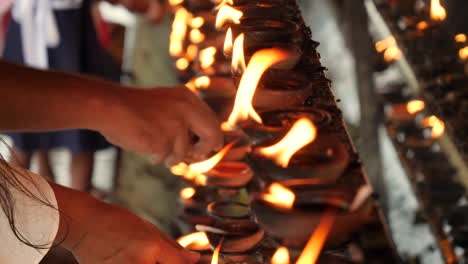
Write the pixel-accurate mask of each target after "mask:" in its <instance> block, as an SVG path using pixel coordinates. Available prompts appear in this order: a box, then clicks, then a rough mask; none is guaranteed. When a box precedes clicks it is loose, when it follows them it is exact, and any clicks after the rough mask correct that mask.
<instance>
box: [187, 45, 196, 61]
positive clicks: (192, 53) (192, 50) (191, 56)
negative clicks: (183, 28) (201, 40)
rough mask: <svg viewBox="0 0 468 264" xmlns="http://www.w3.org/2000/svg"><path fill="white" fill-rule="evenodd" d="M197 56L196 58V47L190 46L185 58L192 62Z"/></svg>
mask: <svg viewBox="0 0 468 264" xmlns="http://www.w3.org/2000/svg"><path fill="white" fill-rule="evenodd" d="M197 56H198V47H197V46H196V45H193V44H190V45H189V46H188V47H187V53H186V54H185V57H186V58H187V59H188V60H190V61H194V60H195V58H196V57H197Z"/></svg>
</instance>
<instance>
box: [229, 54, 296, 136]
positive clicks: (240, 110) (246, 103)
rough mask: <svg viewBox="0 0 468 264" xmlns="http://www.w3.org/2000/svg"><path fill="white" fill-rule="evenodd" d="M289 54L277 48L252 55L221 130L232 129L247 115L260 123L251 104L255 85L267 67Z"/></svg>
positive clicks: (260, 120) (246, 117)
mask: <svg viewBox="0 0 468 264" xmlns="http://www.w3.org/2000/svg"><path fill="white" fill-rule="evenodd" d="M289 56H290V54H289V53H288V52H287V51H285V50H281V49H277V48H272V49H264V50H260V51H257V52H256V53H255V54H254V55H253V56H252V58H251V59H250V62H249V65H248V66H247V68H246V70H245V72H244V74H243V75H242V79H241V81H240V84H239V88H238V89H237V94H236V100H235V102H234V108H233V110H232V113H231V115H230V116H229V119H228V121H227V122H224V123H223V125H222V128H223V130H225V131H229V130H232V129H234V128H235V126H236V124H237V122H239V121H244V120H247V119H248V118H249V117H251V118H252V119H254V120H255V121H256V122H258V123H262V119H261V118H260V116H259V115H258V114H257V112H255V110H254V108H253V106H252V100H253V97H254V94H255V90H256V88H257V85H258V83H259V82H260V78H261V77H262V75H263V73H265V71H266V70H267V69H268V68H270V67H271V66H272V65H274V64H276V63H278V62H281V61H283V60H285V59H287V58H288V57H289Z"/></svg>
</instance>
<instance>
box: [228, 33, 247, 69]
mask: <svg viewBox="0 0 468 264" xmlns="http://www.w3.org/2000/svg"><path fill="white" fill-rule="evenodd" d="M244 39H245V36H244V33H242V34H240V35H239V36H238V37H237V38H236V40H235V41H234V50H233V53H232V65H231V67H232V70H233V71H234V72H238V71H239V70H241V71H244V70H245V68H246V66H245V56H244Z"/></svg>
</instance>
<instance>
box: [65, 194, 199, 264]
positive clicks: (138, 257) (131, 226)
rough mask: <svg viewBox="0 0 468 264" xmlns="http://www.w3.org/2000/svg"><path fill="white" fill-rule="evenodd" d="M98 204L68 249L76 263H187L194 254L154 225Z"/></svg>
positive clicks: (196, 255)
mask: <svg viewBox="0 0 468 264" xmlns="http://www.w3.org/2000/svg"><path fill="white" fill-rule="evenodd" d="M97 203H99V204H98V205H97V206H96V207H95V208H94V209H95V211H94V214H93V215H89V219H88V220H87V221H85V223H84V226H85V228H86V233H85V235H84V236H83V237H82V238H81V239H80V241H79V242H78V243H77V244H76V245H75V246H73V247H72V248H70V250H71V251H72V252H73V254H74V256H75V257H76V259H77V260H78V262H79V263H80V264H106V263H109V264H156V263H159V264H191V263H197V261H198V260H199V258H200V256H199V254H197V253H192V252H190V251H187V250H185V249H184V248H182V247H181V246H180V245H179V244H178V243H177V242H175V241H173V240H172V239H170V238H169V237H167V236H166V235H165V234H164V233H162V232H161V231H160V230H158V229H157V228H156V227H155V226H154V225H152V224H150V223H148V222H146V221H145V220H142V219H140V218H138V217H137V216H135V215H133V214H132V213H130V212H128V211H127V210H124V209H121V208H118V207H116V206H113V205H109V204H105V203H102V202H97Z"/></svg>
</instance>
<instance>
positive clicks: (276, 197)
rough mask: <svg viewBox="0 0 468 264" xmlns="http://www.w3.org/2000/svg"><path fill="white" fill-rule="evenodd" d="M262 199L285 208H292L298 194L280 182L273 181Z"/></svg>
mask: <svg viewBox="0 0 468 264" xmlns="http://www.w3.org/2000/svg"><path fill="white" fill-rule="evenodd" d="M262 200H264V201H265V202H268V203H270V204H273V205H275V206H277V207H280V208H284V209H291V208H292V207H293V205H294V201H295V200H296V195H295V194H294V193H293V192H292V191H291V190H290V189H288V188H286V187H284V186H283V185H281V184H279V183H272V184H271V185H270V187H268V192H267V193H264V194H262Z"/></svg>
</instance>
